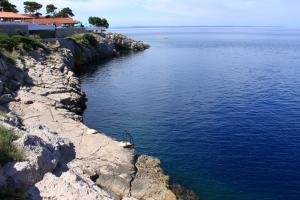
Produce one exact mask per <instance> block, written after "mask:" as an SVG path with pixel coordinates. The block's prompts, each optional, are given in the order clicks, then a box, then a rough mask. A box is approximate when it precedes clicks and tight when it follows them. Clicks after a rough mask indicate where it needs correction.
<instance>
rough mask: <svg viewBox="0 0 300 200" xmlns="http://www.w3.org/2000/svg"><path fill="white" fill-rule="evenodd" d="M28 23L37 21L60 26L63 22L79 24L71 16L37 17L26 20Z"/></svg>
mask: <svg viewBox="0 0 300 200" xmlns="http://www.w3.org/2000/svg"><path fill="white" fill-rule="evenodd" d="M25 22H27V23H36V24H55V25H56V26H60V25H62V24H77V23H78V22H77V21H75V20H73V19H71V18H36V19H29V20H25Z"/></svg>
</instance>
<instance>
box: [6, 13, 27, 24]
mask: <svg viewBox="0 0 300 200" xmlns="http://www.w3.org/2000/svg"><path fill="white" fill-rule="evenodd" d="M29 19H32V17H30V16H25V15H20V14H17V13H13V12H0V21H1V22H14V21H16V20H22V21H24V20H29Z"/></svg>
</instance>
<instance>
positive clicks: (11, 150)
mask: <svg viewBox="0 0 300 200" xmlns="http://www.w3.org/2000/svg"><path fill="white" fill-rule="evenodd" d="M16 139H18V137H17V136H16V135H15V134H14V133H13V132H12V131H11V130H8V129H6V128H5V127H3V126H1V125H0V165H2V166H3V165H4V164H6V163H7V162H11V161H22V158H23V156H22V153H21V152H19V151H18V150H17V149H16V148H15V147H14V146H13V144H12V142H13V141H14V140H16ZM0 199H1V198H0Z"/></svg>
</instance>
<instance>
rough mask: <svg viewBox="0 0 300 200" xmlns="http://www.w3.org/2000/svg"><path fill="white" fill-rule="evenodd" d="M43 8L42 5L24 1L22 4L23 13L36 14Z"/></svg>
mask: <svg viewBox="0 0 300 200" xmlns="http://www.w3.org/2000/svg"><path fill="white" fill-rule="evenodd" d="M42 7H43V5H41V4H39V3H37V2H34V1H25V2H24V10H25V13H31V14H33V13H36V12H37V11H38V10H40V9H41V8H42Z"/></svg>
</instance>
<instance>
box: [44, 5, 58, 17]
mask: <svg viewBox="0 0 300 200" xmlns="http://www.w3.org/2000/svg"><path fill="white" fill-rule="evenodd" d="M56 10H57V7H55V6H54V5H53V4H49V5H47V6H46V12H47V15H52V16H54V15H55V11H56Z"/></svg>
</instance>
